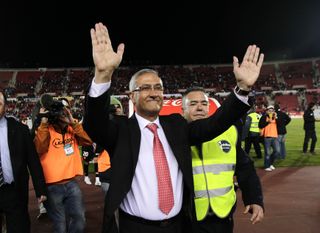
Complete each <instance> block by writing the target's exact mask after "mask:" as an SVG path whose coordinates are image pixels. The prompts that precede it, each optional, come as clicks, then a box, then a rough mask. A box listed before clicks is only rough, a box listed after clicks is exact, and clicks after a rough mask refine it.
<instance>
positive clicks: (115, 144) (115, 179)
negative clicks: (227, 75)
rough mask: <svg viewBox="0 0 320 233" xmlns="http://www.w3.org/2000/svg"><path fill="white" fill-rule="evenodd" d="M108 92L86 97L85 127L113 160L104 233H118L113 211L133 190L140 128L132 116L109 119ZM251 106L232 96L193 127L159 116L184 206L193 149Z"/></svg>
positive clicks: (179, 118) (178, 118) (190, 196)
mask: <svg viewBox="0 0 320 233" xmlns="http://www.w3.org/2000/svg"><path fill="white" fill-rule="evenodd" d="M109 103H110V94H109V91H107V92H106V93H104V94H103V95H101V96H99V97H97V98H91V97H87V100H86V114H85V118H84V127H85V130H86V132H87V133H88V134H89V136H90V137H91V138H92V140H93V141H95V142H97V143H98V144H100V145H101V146H102V147H103V148H105V149H106V150H107V151H108V153H109V155H110V158H111V166H112V174H111V185H110V189H109V191H108V194H107V196H106V200H105V201H106V203H107V204H106V205H105V211H104V221H103V233H106V232H108V233H109V232H117V227H116V224H115V218H114V212H115V211H116V209H117V208H118V207H119V205H120V204H121V202H122V200H123V199H124V197H125V196H126V194H127V193H128V192H129V191H130V189H131V183H132V179H133V176H134V173H135V169H136V165H137V161H138V155H139V149H140V148H139V147H140V139H141V138H140V137H141V133H140V129H139V125H138V122H137V120H136V118H135V117H134V116H133V117H131V118H129V119H128V118H127V117H125V116H115V117H114V118H113V119H112V120H110V119H109V111H108V109H109ZM249 108H250V106H248V105H246V104H244V103H243V102H241V101H240V100H239V99H237V98H236V96H235V95H234V94H233V93H232V94H231V95H230V96H229V98H227V100H225V101H224V103H223V104H222V106H221V107H220V108H219V109H218V110H217V112H216V113H215V114H214V115H213V116H211V117H209V118H207V119H203V120H197V121H194V122H191V123H190V124H188V123H187V121H186V120H185V119H184V118H183V117H182V116H181V115H180V114H172V115H168V116H160V117H159V121H160V124H161V126H162V128H163V130H164V133H165V135H166V138H167V140H168V143H169V145H170V147H171V149H172V151H173V154H174V155H175V157H176V160H177V162H178V165H179V168H180V169H181V171H182V174H183V181H184V204H183V205H184V207H185V208H188V207H189V206H191V205H192V204H193V178H192V165H191V153H190V146H191V145H196V144H199V143H202V142H205V141H209V140H211V139H212V138H214V137H216V136H218V135H219V134H221V133H222V132H224V131H225V130H226V129H228V128H229V126H230V125H232V124H233V123H234V122H235V121H236V120H237V119H239V118H240V117H241V116H243V115H244V114H245V113H246V111H247V110H248V109H249Z"/></svg>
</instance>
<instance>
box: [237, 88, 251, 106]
mask: <svg viewBox="0 0 320 233" xmlns="http://www.w3.org/2000/svg"><path fill="white" fill-rule="evenodd" d="M233 93H234V94H235V95H236V97H237V98H238V99H239V100H240V101H241V102H243V103H244V104H246V105H249V106H250V104H249V102H248V100H249V97H248V96H244V95H239V94H237V93H236V92H235V91H233Z"/></svg>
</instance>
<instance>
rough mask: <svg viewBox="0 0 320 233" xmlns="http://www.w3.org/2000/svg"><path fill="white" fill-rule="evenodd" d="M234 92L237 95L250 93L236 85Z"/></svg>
mask: <svg viewBox="0 0 320 233" xmlns="http://www.w3.org/2000/svg"><path fill="white" fill-rule="evenodd" d="M234 92H235V93H237V94H238V95H243V96H247V95H249V93H250V91H245V90H242V89H241V88H240V87H238V85H237V86H236V87H235V88H234Z"/></svg>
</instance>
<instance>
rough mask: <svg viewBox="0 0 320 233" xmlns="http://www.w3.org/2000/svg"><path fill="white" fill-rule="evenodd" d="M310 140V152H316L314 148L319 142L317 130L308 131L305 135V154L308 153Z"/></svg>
mask: <svg viewBox="0 0 320 233" xmlns="http://www.w3.org/2000/svg"><path fill="white" fill-rule="evenodd" d="M310 139H311V146H310V152H314V148H315V146H316V142H317V135H316V131H315V130H306V132H305V135H304V142H303V152H307V150H308V144H309V140H310Z"/></svg>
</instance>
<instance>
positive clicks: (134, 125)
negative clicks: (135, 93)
mask: <svg viewBox="0 0 320 233" xmlns="http://www.w3.org/2000/svg"><path fill="white" fill-rule="evenodd" d="M129 127H130V130H129V132H130V139H131V151H132V156H133V166H134V168H135V167H136V164H137V161H138V155H139V150H140V141H141V132H140V128H139V124H138V121H137V119H136V117H135V115H134V114H133V116H132V117H130V118H129Z"/></svg>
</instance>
